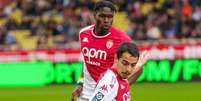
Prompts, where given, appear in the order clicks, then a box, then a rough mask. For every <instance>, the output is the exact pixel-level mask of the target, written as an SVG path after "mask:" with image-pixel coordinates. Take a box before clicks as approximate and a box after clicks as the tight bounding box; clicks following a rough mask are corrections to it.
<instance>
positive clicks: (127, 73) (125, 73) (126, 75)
mask: <svg viewBox="0 0 201 101" xmlns="http://www.w3.org/2000/svg"><path fill="white" fill-rule="evenodd" d="M121 73H122V75H123V77H126V78H128V76H129V75H130V73H129V72H121Z"/></svg>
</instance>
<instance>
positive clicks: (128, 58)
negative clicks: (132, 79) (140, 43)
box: [117, 52, 138, 79]
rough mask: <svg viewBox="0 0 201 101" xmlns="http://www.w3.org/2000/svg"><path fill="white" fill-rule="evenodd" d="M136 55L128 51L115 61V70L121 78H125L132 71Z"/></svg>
mask: <svg viewBox="0 0 201 101" xmlns="http://www.w3.org/2000/svg"><path fill="white" fill-rule="evenodd" d="M137 61H138V57H134V56H132V55H130V54H129V53H128V52H125V53H123V54H122V57H121V58H119V59H118V62H117V72H118V74H119V75H120V76H121V77H122V78H123V79H127V78H128V77H129V75H131V73H132V72H133V71H134V69H135V65H136V64H137Z"/></svg>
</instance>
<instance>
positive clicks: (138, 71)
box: [128, 51, 149, 85]
mask: <svg viewBox="0 0 201 101" xmlns="http://www.w3.org/2000/svg"><path fill="white" fill-rule="evenodd" d="M148 58H149V54H148V52H147V51H144V52H143V53H142V54H140V57H139V60H138V62H137V64H136V66H135V70H134V72H133V74H131V75H130V77H129V78H128V81H129V84H130V85H131V84H133V83H135V81H136V80H137V78H138V77H139V76H140V74H141V73H142V70H143V67H144V64H145V63H146V62H147V60H148Z"/></svg>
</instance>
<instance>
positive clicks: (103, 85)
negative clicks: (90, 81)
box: [89, 73, 118, 101]
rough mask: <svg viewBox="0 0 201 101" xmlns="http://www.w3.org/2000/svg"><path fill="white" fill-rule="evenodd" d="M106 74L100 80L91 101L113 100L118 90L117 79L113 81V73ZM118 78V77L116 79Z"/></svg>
mask: <svg viewBox="0 0 201 101" xmlns="http://www.w3.org/2000/svg"><path fill="white" fill-rule="evenodd" d="M107 74H108V73H106V75H104V76H103V77H102V78H101V80H100V81H99V82H98V84H97V86H96V88H95V92H94V93H93V95H92V96H91V98H90V100H89V101H111V100H112V99H114V98H115V95H116V94H117V92H118V86H117V85H118V84H117V81H112V78H113V77H112V76H111V75H107ZM115 80H116V79H115Z"/></svg>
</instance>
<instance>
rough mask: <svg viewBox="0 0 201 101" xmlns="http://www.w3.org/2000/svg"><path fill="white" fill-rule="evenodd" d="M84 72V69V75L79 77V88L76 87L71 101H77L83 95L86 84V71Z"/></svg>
mask: <svg viewBox="0 0 201 101" xmlns="http://www.w3.org/2000/svg"><path fill="white" fill-rule="evenodd" d="M83 64H84V63H83ZM84 65H85V64H84ZM83 68H85V67H84V66H83ZM83 70H84V69H82V74H81V76H80V77H79V79H78V81H77V86H76V88H75V89H74V90H73V92H72V94H71V101H77V98H78V97H79V96H80V94H81V93H82V89H83V83H84V71H83Z"/></svg>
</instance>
